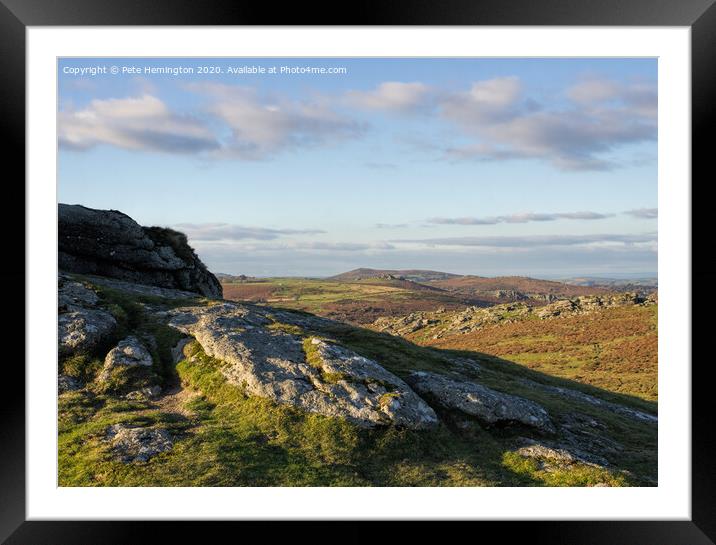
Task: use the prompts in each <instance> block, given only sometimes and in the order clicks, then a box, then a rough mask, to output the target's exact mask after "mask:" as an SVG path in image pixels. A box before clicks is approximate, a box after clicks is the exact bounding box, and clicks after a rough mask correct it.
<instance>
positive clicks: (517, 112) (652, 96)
mask: <svg viewBox="0 0 716 545" xmlns="http://www.w3.org/2000/svg"><path fill="white" fill-rule="evenodd" d="M566 94H567V96H568V97H569V98H570V99H571V103H570V104H569V105H568V106H566V107H562V108H559V109H556V108H555V109H551V110H547V109H545V108H543V107H541V106H540V105H538V104H537V103H536V102H534V101H530V100H525V99H524V98H523V92H522V85H521V83H520V81H519V79H517V78H496V79H492V80H486V81H482V82H477V83H475V84H473V85H472V87H471V89H470V91H468V92H465V93H457V94H454V95H452V96H448V97H447V98H445V99H444V100H443V101H442V103H441V105H440V112H441V115H442V116H443V117H444V118H445V119H447V120H449V121H450V122H452V123H454V124H456V125H458V126H459V127H461V128H462V129H463V131H465V133H466V134H467V135H469V136H471V137H476V138H477V139H478V140H477V141H476V142H472V143H469V144H463V145H458V146H452V147H449V148H447V149H446V150H445V151H446V157H447V158H449V159H453V160H464V159H481V160H502V159H519V158H524V159H540V160H547V161H550V162H552V163H553V164H554V165H555V166H556V167H558V168H560V169H563V170H606V169H609V168H613V167H615V166H617V165H616V164H615V163H614V162H613V161H610V160H609V159H607V158H604V155H605V154H608V153H609V152H611V151H613V150H614V149H616V148H618V147H620V146H622V145H625V144H631V143H638V142H645V141H649V140H654V139H655V138H656V102H655V101H656V90H655V89H654V87H653V86H651V85H648V84H642V83H640V84H634V85H620V84H617V83H614V82H611V81H608V80H590V81H588V82H582V83H580V84H577V85H575V86H573V87H571V88H570V89H568V90H567V93H566Z"/></svg>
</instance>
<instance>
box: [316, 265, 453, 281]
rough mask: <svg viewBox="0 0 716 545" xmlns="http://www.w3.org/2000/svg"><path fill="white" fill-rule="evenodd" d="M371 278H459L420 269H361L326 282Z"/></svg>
mask: <svg viewBox="0 0 716 545" xmlns="http://www.w3.org/2000/svg"><path fill="white" fill-rule="evenodd" d="M372 278H381V279H387V280H410V281H411V282H431V281H434V280H447V279H450V278H460V275H459V274H451V273H446V272H440V271H424V270H420V269H405V270H396V269H363V268H362V269H354V270H352V271H348V272H344V273H341V274H337V275H335V276H331V277H329V278H327V280H336V281H339V282H356V281H359V280H367V279H372Z"/></svg>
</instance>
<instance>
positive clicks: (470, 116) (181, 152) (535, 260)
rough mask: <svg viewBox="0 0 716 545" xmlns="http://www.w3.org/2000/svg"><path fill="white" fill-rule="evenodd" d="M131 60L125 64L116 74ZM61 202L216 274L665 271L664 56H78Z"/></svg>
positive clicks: (68, 84) (62, 120)
mask: <svg viewBox="0 0 716 545" xmlns="http://www.w3.org/2000/svg"><path fill="white" fill-rule="evenodd" d="M115 72H116V73H115ZM58 76H59V77H58V97H59V100H58V124H57V127H58V146H59V159H58V197H59V201H60V202H62V203H69V204H82V205H84V206H88V207H91V208H99V209H115V210H120V211H122V212H124V213H126V214H128V215H129V216H131V217H132V218H133V219H135V220H136V221H137V222H138V223H140V224H141V225H145V226H150V225H160V226H166V227H171V228H174V229H177V230H180V231H182V232H184V233H186V234H187V236H188V238H189V243H190V245H191V246H192V247H193V248H194V249H195V250H196V251H197V253H198V255H199V257H200V258H201V259H202V261H204V262H205V263H206V264H207V266H208V267H209V269H210V270H212V271H213V272H223V273H229V274H246V275H252V276H329V275H332V274H337V273H340V272H344V271H346V270H350V269H354V268H358V267H373V268H390V269H401V268H404V269H408V268H410V269H415V268H420V269H434V270H440V271H446V272H453V273H458V274H474V275H481V276H498V275H523V276H534V277H543V278H561V277H570V276H607V277H630V276H656V271H657V60H656V59H646V58H640V59H573V58H572V59H536V58H529V59H504V58H503V59H498V58H492V59H479V58H471V59H468V58H461V59H447V58H438V59H427V58H419V59H418V58H414V59H413V58H357V59H343V58H309V59H299V58H288V59H277V58H256V59H247V58H240V59H237V58H219V59H177V58H171V59H146V58H142V59H137V58H133V59H120V58H109V59H102V58H90V59H78V58H72V59H59V60H58Z"/></svg>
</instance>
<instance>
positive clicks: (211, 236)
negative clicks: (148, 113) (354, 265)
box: [172, 223, 325, 243]
mask: <svg viewBox="0 0 716 545" xmlns="http://www.w3.org/2000/svg"><path fill="white" fill-rule="evenodd" d="M172 227H174V228H176V229H177V230H179V231H181V232H182V233H184V234H185V235H186V236H187V237H188V238H189V240H190V241H191V242H192V243H194V242H203V241H236V240H246V239H249V240H274V239H276V238H279V237H282V236H287V235H317V234H322V233H325V231H321V230H318V229H270V228H265V227H246V226H242V225H232V224H229V223H179V224H176V225H173V226H172Z"/></svg>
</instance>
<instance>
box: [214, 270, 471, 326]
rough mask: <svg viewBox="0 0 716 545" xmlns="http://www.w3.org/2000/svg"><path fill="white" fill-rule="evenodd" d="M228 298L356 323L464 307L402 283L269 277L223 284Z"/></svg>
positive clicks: (450, 297) (444, 295) (455, 299)
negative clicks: (425, 311)
mask: <svg viewBox="0 0 716 545" xmlns="http://www.w3.org/2000/svg"><path fill="white" fill-rule="evenodd" d="M222 286H223V288H224V297H225V298H226V299H231V300H237V301H253V302H259V303H268V304H271V305H272V306H274V307H281V308H287V309H293V310H303V311H306V312H310V313H312V314H317V315H320V316H327V317H329V318H335V319H340V320H342V321H348V322H352V323H371V322H372V321H374V320H375V319H376V318H377V317H379V316H388V315H390V316H401V315H403V314H408V313H410V312H412V311H413V310H436V309H438V308H439V307H448V308H462V307H464V306H465V303H464V302H463V301H462V300H461V299H460V298H459V297H455V296H453V295H451V294H449V293H443V292H440V291H437V290H427V289H411V288H410V287H406V286H405V285H404V284H403V283H401V282H400V281H392V282H391V281H389V280H373V279H367V280H364V281H360V282H339V281H331V280H317V279H310V278H268V279H263V280H261V281H257V282H229V283H224V284H222Z"/></svg>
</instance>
